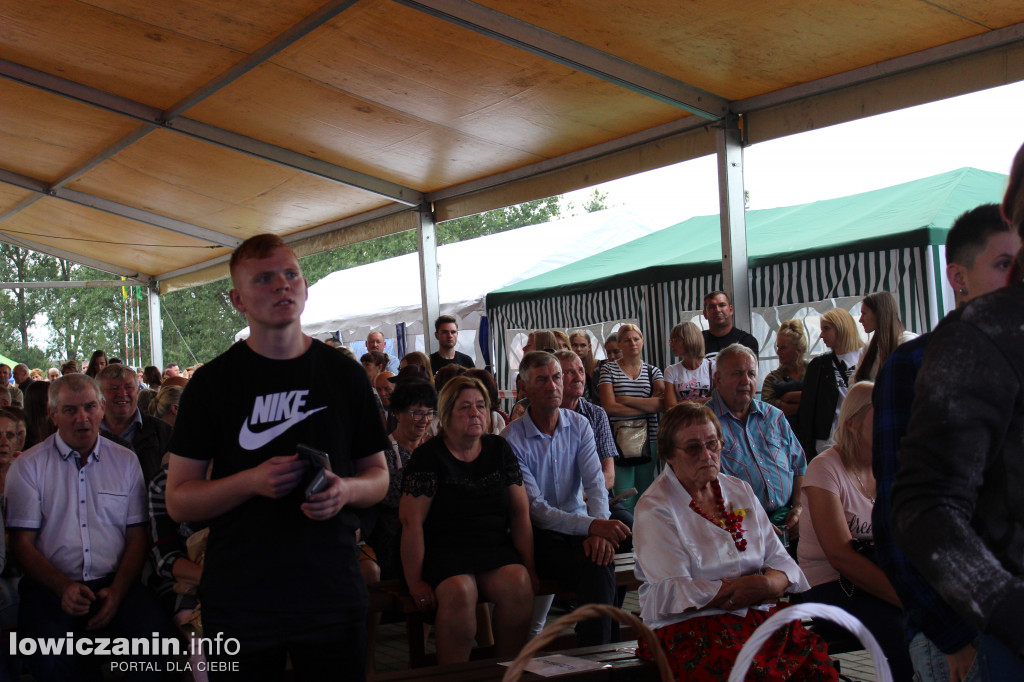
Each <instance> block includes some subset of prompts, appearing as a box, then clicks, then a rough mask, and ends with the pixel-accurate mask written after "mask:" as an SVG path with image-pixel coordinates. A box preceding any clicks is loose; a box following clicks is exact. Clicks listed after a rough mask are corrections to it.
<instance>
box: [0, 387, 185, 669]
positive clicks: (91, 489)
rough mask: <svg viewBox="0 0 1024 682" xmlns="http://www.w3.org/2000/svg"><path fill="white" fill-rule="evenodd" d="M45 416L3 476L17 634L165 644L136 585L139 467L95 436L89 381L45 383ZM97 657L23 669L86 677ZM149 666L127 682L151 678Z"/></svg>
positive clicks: (95, 391)
mask: <svg viewBox="0 0 1024 682" xmlns="http://www.w3.org/2000/svg"><path fill="white" fill-rule="evenodd" d="M49 414H50V419H52V420H53V423H54V424H55V425H56V426H57V432H56V433H55V434H53V435H52V436H50V437H49V438H47V439H46V440H44V441H42V442H41V443H39V444H38V445H36V446H35V447H33V448H31V449H29V450H28V451H27V452H25V454H23V455H22V456H21V457H19V458H17V459H16V460H15V461H14V463H13V464H12V465H11V469H10V471H9V473H8V474H7V496H8V518H7V528H8V530H9V531H10V532H11V549H12V550H13V551H14V553H15V556H16V558H17V559H18V561H19V562H20V564H21V566H22V567H23V568H24V570H25V577H24V578H23V579H22V581H21V585H20V592H21V605H20V611H19V614H18V626H19V628H18V635H19V636H20V637H48V638H57V639H63V638H65V637H66V634H67V633H69V632H73V633H75V635H76V636H77V635H79V634H82V633H84V632H85V631H96V630H104V629H106V630H109V631H111V632H112V633H113V634H115V635H116V636H120V637H133V638H134V637H142V638H145V639H152V638H153V637H154V633H160V635H161V636H166V637H174V635H173V633H172V632H171V630H170V629H169V627H168V624H167V622H166V620H165V619H164V618H163V616H162V614H161V612H160V607H159V605H158V604H157V602H156V600H155V598H154V597H153V595H152V594H150V593H149V592H148V591H147V590H146V589H145V588H143V587H142V585H141V584H140V583H139V580H138V578H139V572H140V571H141V570H142V565H143V563H144V562H145V560H146V552H147V551H148V549H149V536H148V534H147V532H146V524H147V523H148V521H149V513H148V511H147V506H146V505H147V497H146V484H145V482H144V481H143V478H142V468H141V467H140V466H139V460H138V458H137V457H136V456H135V453H133V452H132V451H131V450H129V449H127V448H124V447H121V446H119V445H116V444H114V443H112V442H110V441H108V440H107V439H105V438H103V437H101V436H100V435H99V431H100V422H102V421H103V398H102V395H101V394H100V391H99V387H98V386H97V385H96V382H95V381H94V380H93V379H92V378H91V377H88V376H86V375H85V374H66V375H64V376H63V377H61V378H60V379H57V380H56V381H54V382H53V383H52V384H50V389H49ZM165 658H166V657H165ZM102 660H103V659H102V657H98V656H88V657H83V656H68V655H59V656H55V655H46V656H44V655H42V654H38V655H35V656H31V657H29V660H28V664H29V668H30V669H31V671H32V674H33V675H34V676H35V678H36V679H37V680H40V682H43V681H45V680H60V681H62V682H67V681H69V680H79V679H86V677H84V676H83V668H84V667H85V665H86V664H89V663H92V664H94V665H95V666H99V665H100V664H101V663H102ZM138 660H141V659H138ZM154 660H155V661H158V660H160V659H159V658H156V657H154ZM142 667H146V666H142ZM154 667H155V668H156V669H148V670H144V671H141V672H140V671H135V672H133V673H130V674H129V675H128V676H127V677H126V679H160V676H161V673H160V672H159V667H160V666H154Z"/></svg>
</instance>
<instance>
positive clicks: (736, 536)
mask: <svg viewBox="0 0 1024 682" xmlns="http://www.w3.org/2000/svg"><path fill="white" fill-rule="evenodd" d="M711 488H712V490H714V491H715V503H716V504H717V505H718V513H719V514H720V515H721V516H722V520H721V521H716V520H714V519H713V518H711V517H710V516H708V515H707V514H705V513H704V510H703V509H701V508H700V505H699V504H697V501H696V500H694V499H692V498H691V499H690V509H692V510H693V511H695V512H697V513H698V514H700V515H701V516H703V517H704V518H705V519H707V520H708V521H710V522H711V523H713V524H715V525H716V526H718V527H719V528H723V529H725V530H726V532H728V533H729V535H731V536H732V541H733V542H734V543H735V544H736V549H738V550H739V551H741V552H745V551H747V541H746V540H745V539H743V526H742V525H740V524H741V521H742V518H743V517H741V516H740V515H739V514H736V513H734V512H729V511H726V510H725V498H723V497H722V486H720V485H718V481H712V482H711Z"/></svg>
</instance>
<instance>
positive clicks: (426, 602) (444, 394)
mask: <svg viewBox="0 0 1024 682" xmlns="http://www.w3.org/2000/svg"><path fill="white" fill-rule="evenodd" d="M438 413H439V414H438V416H439V418H440V423H441V428H442V432H441V434H440V435H438V436H436V437H434V438H432V439H430V440H429V441H427V442H426V443H424V444H423V445H421V446H420V447H419V448H417V449H416V451H415V452H414V453H413V455H412V458H411V459H410V460H409V464H408V466H407V467H406V471H405V480H404V482H403V494H402V500H401V502H400V503H399V509H398V515H399V519H400V520H401V522H402V566H403V568H404V570H405V579H406V582H407V583H408V585H409V592H410V594H411V595H412V597H413V599H415V600H416V604H417V606H418V607H419V608H420V609H422V610H424V611H428V610H432V609H435V608H436V609H437V615H436V621H435V625H436V629H435V636H436V639H437V662H438V664H445V663H456V662H460V661H467V660H469V653H470V650H471V649H472V646H473V635H474V633H475V631H476V614H475V607H476V603H477V600H478V598H479V596H480V595H483V597H484V598H485V599H486V600H487V601H490V602H493V603H494V640H495V649H496V654H497V655H498V656H499V657H511V656H514V655H515V654H516V653H517V652H518V651H519V649H520V648H522V646H523V644H525V642H526V636H527V629H528V626H529V620H530V614H531V611H532V608H533V586H534V584H535V582H536V577H535V573H534V570H533V531H532V529H531V526H530V510H529V502H528V500H527V497H526V490H525V488H524V487H523V477H522V473H521V472H520V470H519V462H518V460H517V459H516V456H515V453H513V452H512V449H511V448H510V447H509V446H508V444H507V443H506V442H505V441H504V440H503V439H502V438H501V437H499V436H492V435H487V432H488V431H489V427H490V414H491V407H490V403H489V400H488V397H487V391H486V389H484V387H483V386H482V385H481V384H480V382H479V381H478V380H476V379H473V378H471V377H468V376H460V377H455V378H454V379H452V380H451V381H449V382H448V383H447V384H445V387H444V389H443V390H442V391H441V395H440V397H439V400H438Z"/></svg>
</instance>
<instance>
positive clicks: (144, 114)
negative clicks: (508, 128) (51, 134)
mask: <svg viewBox="0 0 1024 682" xmlns="http://www.w3.org/2000/svg"><path fill="white" fill-rule="evenodd" d="M0 76H3V77H4V78H7V79H9V80H12V81H15V82H18V83H23V84H25V85H29V86H32V87H34V88H38V89H40V90H42V91H44V92H48V93H50V94H54V95H60V96H62V97H67V98H69V99H73V100H75V101H78V102H82V103H84V104H88V105H90V106H94V107H97V108H99V109H103V110H105V111H109V112H111V113H113V114H117V115H119V116H123V117H126V118H131V119H133V120H136V121H139V122H140V123H143V124H145V125H146V126H149V127H150V128H151V129H153V130H155V129H161V130H169V131H172V132H175V133H179V134H181V135H188V136H190V137H193V138H196V139H198V140H202V141H204V142H210V143H213V144H216V145H220V146H221V147H224V148H226V149H230V150H232V151H236V152H241V153H243V154H248V155H249V156H253V157H256V158H258V159H261V160H263V161H268V162H270V163H273V164H275V165H278V166H285V167H287V168H292V169H294V170H298V171H302V172H304V173H308V174H310V175H315V176H317V177H321V178H325V179H327V180H333V181H334V182H337V183H339V184H342V185H345V186H346V187H352V188H354V189H358V190H362V191H364V192H369V193H370V194H374V195H376V196H380V197H383V198H385V199H390V200H391V201H394V202H397V203H400V204H405V205H406V206H410V207H412V206H416V205H418V204H419V203H420V202H421V201H422V200H423V195H422V193H421V192H418V191H416V190H414V189H411V188H409V187H404V186H402V185H399V184H398V183H394V182H391V181H389V180H384V179H383V178H378V177H374V176H372V175H368V174H366V173H362V172H360V171H356V170H352V169H351V168H344V167H342V166H338V165H335V164H332V163H328V162H326V161H323V160H321V159H316V158H313V157H311V156H306V155H305V154H300V153H299V152H295V151H292V150H291V149H285V148H284V147H278V146H276V145H272V144H269V143H267V142H262V141H260V140H255V139H253V138H251V137H246V136H245V135H240V134H238V133H233V132H231V131H229V130H224V129H223V128H218V127H216V126H212V125H209V124H206V123H202V122H200V121H194V120H192V119H189V118H185V117H184V116H181V117H178V118H175V119H173V120H166V119H165V118H164V112H163V111H162V110H160V109H157V108H156V107H150V106H148V105H146V104H143V103H141V102H136V101H134V100H130V99H128V98H126V97H121V96H119V95H114V94H112V93H109V92H104V91H102V90H98V89H96V88H92V87H89V86H87V85H83V84H81V83H78V82H75V81H72V80H68V79H66V78H60V77H59V76H53V75H51V74H48V73H44V72H42V71H37V70H36V69H32V68H30V67H27V66H24V65H22V64H17V63H15V62H12V61H9V60H6V59H0ZM118 144H120V142H119V143H118Z"/></svg>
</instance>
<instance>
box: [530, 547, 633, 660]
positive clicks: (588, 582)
mask: <svg viewBox="0 0 1024 682" xmlns="http://www.w3.org/2000/svg"><path fill="white" fill-rule="evenodd" d="M584 540H586V538H585V537H582V536H579V535H565V534H563V533H556V532H554V531H550V530H540V529H537V528H534V530H533V545H534V562H535V563H536V565H537V575H538V576H540V577H541V578H545V579H551V580H554V581H556V582H557V583H558V588H559V589H560V590H572V591H574V592H575V593H576V601H577V603H578V604H579V605H580V606H582V605H584V604H614V603H615V567H614V565H612V564H609V565H607V566H598V565H597V564H595V563H594V562H593V561H591V560H590V559H588V558H587V556H586V554H585V553H584V551H583V541H584ZM576 639H577V642H578V644H579V646H581V647H582V646H594V645H597V644H607V643H609V642H611V641H612V620H611V619H610V618H600V619H596V620H588V621H585V622H582V623H577V624H576Z"/></svg>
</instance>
